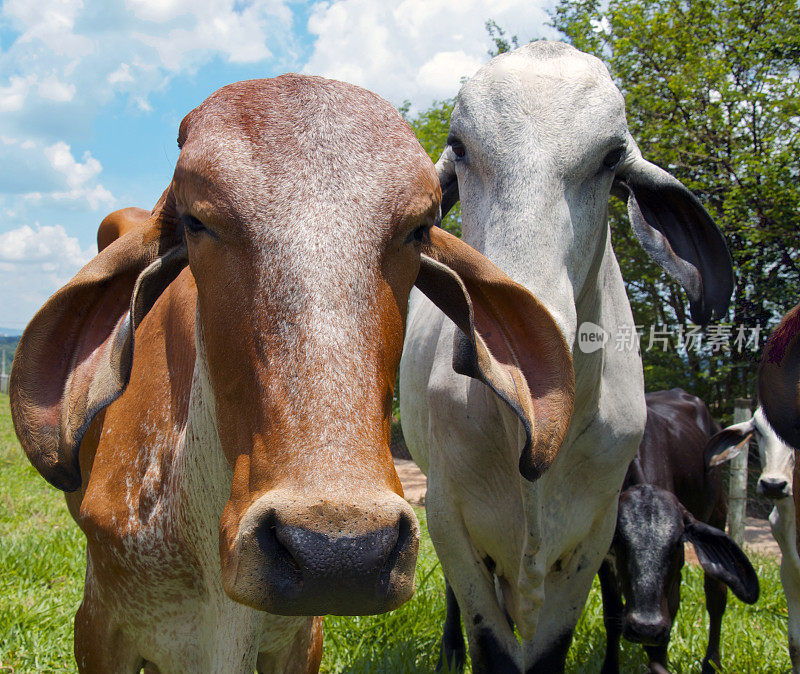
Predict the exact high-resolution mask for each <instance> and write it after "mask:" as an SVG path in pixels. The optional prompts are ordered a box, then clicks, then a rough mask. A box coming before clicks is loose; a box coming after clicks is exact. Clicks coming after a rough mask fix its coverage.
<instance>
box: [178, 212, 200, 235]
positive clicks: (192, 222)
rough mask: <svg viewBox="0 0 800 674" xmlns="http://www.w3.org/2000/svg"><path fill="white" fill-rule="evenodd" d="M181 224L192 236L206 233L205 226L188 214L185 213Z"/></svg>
mask: <svg viewBox="0 0 800 674" xmlns="http://www.w3.org/2000/svg"><path fill="white" fill-rule="evenodd" d="M181 224H182V225H183V226H184V228H185V229H186V231H187V232H190V233H191V234H199V233H200V232H204V231H206V227H205V225H204V224H203V223H202V222H200V221H199V220H198V219H197V218H196V217H194V216H193V215H189V214H188V213H184V214H183V215H182V216H181Z"/></svg>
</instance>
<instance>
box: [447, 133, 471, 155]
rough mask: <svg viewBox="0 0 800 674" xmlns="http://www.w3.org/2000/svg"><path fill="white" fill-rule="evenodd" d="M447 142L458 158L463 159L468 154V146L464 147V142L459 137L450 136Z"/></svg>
mask: <svg viewBox="0 0 800 674" xmlns="http://www.w3.org/2000/svg"><path fill="white" fill-rule="evenodd" d="M447 144H448V145H449V146H450V148H451V149H452V150H453V154H454V155H455V156H456V159H463V158H464V156H465V155H466V154H467V148H465V147H464V143H462V142H461V141H460V140H458V138H450V139H449V140H448V143H447Z"/></svg>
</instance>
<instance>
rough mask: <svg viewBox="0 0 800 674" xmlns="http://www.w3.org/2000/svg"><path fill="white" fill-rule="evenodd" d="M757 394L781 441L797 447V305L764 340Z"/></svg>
mask: <svg viewBox="0 0 800 674" xmlns="http://www.w3.org/2000/svg"><path fill="white" fill-rule="evenodd" d="M758 397H759V400H760V401H761V407H762V409H763V410H764V414H765V416H766V417H767V421H769V423H770V425H771V426H772V428H774V429H775V432H776V433H777V434H778V435H779V436H780V437H781V440H783V441H784V442H785V443H786V444H787V445H791V446H792V447H798V448H800V304H798V305H797V306H796V307H794V309H792V310H791V311H789V313H787V314H786V315H785V316H784V317H783V319H782V320H781V322H780V323H779V324H778V327H777V328H775V330H774V331H773V333H772V334H771V335H770V337H769V340H768V341H767V345H766V347H765V348H764V355H763V356H762V357H761V365H760V366H759V371H758Z"/></svg>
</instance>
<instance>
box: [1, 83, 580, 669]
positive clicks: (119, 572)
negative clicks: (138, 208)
mask: <svg viewBox="0 0 800 674" xmlns="http://www.w3.org/2000/svg"><path fill="white" fill-rule="evenodd" d="M178 142H179V145H180V146H181V153H180V157H179V159H178V163H177V167H176V169H175V173H174V177H173V179H172V182H171V184H170V185H169V187H168V188H167V190H166V191H165V192H164V195H163V196H162V198H161V199H160V200H159V202H158V203H157V204H156V206H155V208H154V210H153V212H152V215H151V216H150V217H149V218H148V220H147V221H146V222H144V223H143V224H141V225H140V226H138V227H135V228H134V229H133V230H132V231H130V232H128V233H127V234H125V235H123V236H122V237H121V238H119V239H118V240H117V241H115V242H114V243H112V244H111V245H109V246H108V247H107V248H105V249H104V250H103V251H102V252H100V253H99V254H98V256H97V257H95V258H94V259H93V260H92V261H91V262H89V264H87V266H86V267H84V268H83V269H82V270H81V271H80V272H79V273H78V275H77V276H76V277H75V278H74V279H72V281H70V282H69V283H68V284H67V285H66V286H65V287H64V288H62V289H61V290H59V291H58V292H57V293H56V294H55V295H54V296H53V297H52V298H51V299H50V300H49V301H48V302H47V303H46V304H45V306H44V307H43V308H42V309H41V310H40V311H39V313H38V314H37V315H36V316H35V317H34V319H33V321H32V322H31V324H30V325H29V326H28V328H27V329H26V331H25V334H24V335H23V337H22V340H21V342H20V345H19V348H18V351H17V357H16V358H15V360H14V370H13V372H12V375H11V405H12V414H13V417H14V424H15V428H16V431H17V434H18V436H19V438H20V441H21V443H22V445H23V447H24V449H25V451H26V452H27V454H28V457H29V458H30V460H31V462H32V463H33V464H34V465H35V466H36V468H37V469H38V470H39V471H40V472H41V473H42V475H43V476H44V477H45V478H47V479H48V480H49V481H50V482H51V483H52V484H54V485H55V486H56V487H58V488H60V489H63V490H65V491H66V492H68V493H67V503H68V505H69V508H70V512H71V513H72V515H73V517H74V518H75V520H76V521H77V522H78V524H79V525H80V527H81V528H82V529H83V531H84V532H85V534H86V538H87V557H88V560H87V572H86V585H85V593H84V600H83V603H82V604H81V607H80V609H79V610H78V614H77V616H76V620H75V655H76V659H77V661H78V666H79V669H80V670H81V671H82V672H103V673H107V672H136V671H138V670H139V669H140V668H142V667H146V668H148V669H150V670H157V671H158V672H160V673H161V674H167V673H168V672H186V671H194V672H226V673H229V672H241V673H245V672H247V673H248V674H249V673H251V672H252V671H253V669H254V668H256V667H257V669H258V671H259V672H268V671H269V672H314V671H316V670H317V669H318V666H319V660H320V649H321V639H322V634H321V619H315V618H314V617H313V616H315V615H317V616H318V615H322V614H325V613H338V614H366V613H376V612H382V611H387V610H390V609H392V608H395V607H396V606H398V605H400V604H401V603H403V602H404V601H406V600H407V599H408V598H409V597H410V596H411V594H412V592H413V589H414V565H415V560H416V553H417V546H418V536H419V530H418V524H417V522H416V519H415V517H414V513H413V511H412V510H411V508H410V507H409V506H408V504H407V503H406V502H405V501H404V500H403V499H402V488H401V486H400V482H399V481H398V479H397V475H396V473H395V471H394V467H393V464H392V460H391V456H390V453H389V448H388V438H389V431H390V414H391V400H392V389H393V386H394V381H395V372H396V369H397V365H398V361H399V358H400V352H401V347H402V339H403V332H404V322H405V315H406V307H407V300H408V295H409V292H410V290H411V287H412V285H413V284H414V282H415V279H416V280H417V283H418V285H419V286H420V287H421V288H422V290H423V291H424V292H425V293H426V294H428V296H430V297H431V298H432V299H433V300H434V301H435V302H436V303H437V304H438V305H439V306H441V307H442V309H443V310H444V311H445V313H446V314H447V315H448V316H450V317H451V318H452V319H453V320H454V321H455V322H456V323H457V324H458V325H459V326H460V327H461V328H462V330H465V331H466V333H467V335H468V337H469V338H470V339H471V340H472V344H473V346H474V349H473V354H472V355H473V358H474V361H475V362H474V364H473V365H474V370H475V371H476V372H478V371H480V372H481V373H482V374H484V375H485V376H486V377H488V378H489V379H491V380H493V381H494V380H496V381H500V382H512V381H513V382H514V383H515V386H519V385H521V384H520V380H519V379H518V378H514V377H515V376H516V369H515V368H516V361H515V360H514V357H515V352H514V344H513V342H511V343H509V344H508V345H507V349H506V350H505V351H503V352H502V353H504V354H509V353H510V357H509V359H508V360H506V359H505V358H503V359H501V360H500V361H498V360H496V359H495V358H493V357H491V354H490V353H489V352H488V351H487V348H486V346H487V345H488V346H491V345H492V344H493V343H494V342H493V341H492V340H493V339H494V340H497V339H504V338H503V335H504V333H505V330H504V325H505V323H506V322H508V323H510V324H515V323H517V322H519V318H518V317H517V315H516V313H515V312H516V311H517V310H520V311H522V312H523V313H522V315H523V316H527V317H530V316H533V317H534V318H536V323H535V324H536V325H537V330H538V333H537V334H539V335H543V338H544V339H545V343H546V344H553V343H555V344H556V345H557V344H558V342H557V341H556V340H554V339H553V336H554V335H555V336H557V335H558V328H557V327H556V325H555V323H554V322H553V320H552V318H551V317H550V316H549V314H548V313H547V312H546V310H544V309H543V308H542V307H541V305H540V304H539V303H538V302H537V301H536V300H535V298H533V296H532V295H530V293H528V292H527V291H525V290H524V289H521V288H520V287H517V286H516V285H515V284H514V283H513V282H512V281H510V279H508V277H506V276H504V275H503V274H502V272H499V270H497V269H496V268H494V267H493V266H492V265H491V264H490V263H488V262H487V261H486V260H485V259H484V258H483V257H481V256H480V255H478V254H477V253H475V252H474V251H473V250H472V249H470V248H469V247H468V246H467V245H466V244H463V243H462V242H461V241H459V240H458V239H455V238H454V237H452V236H449V235H447V234H446V233H444V232H443V231H442V230H440V229H433V230H432V229H431V228H432V225H434V224H435V222H436V221H437V220H438V217H439V212H440V209H439V203H440V198H441V193H440V188H439V183H438V179H437V175H436V172H435V170H434V167H433V165H432V163H431V162H430V160H429V159H428V157H427V155H426V154H425V153H424V151H423V150H422V148H421V147H420V146H419V143H418V142H417V141H416V139H415V138H414V134H413V133H412V131H411V130H410V128H409V127H408V125H407V124H406V123H405V122H404V121H403V120H402V118H401V117H400V116H399V114H398V113H397V111H396V110H394V109H393V108H392V107H391V106H390V105H389V104H388V103H386V102H385V101H383V100H382V99H380V98H378V97H377V96H375V95H374V94H371V93H369V92H366V91H364V90H362V89H359V88H358V87H354V86H351V85H347V84H343V83H341V82H333V81H329V80H323V79H320V78H314V77H304V76H299V75H285V76H282V77H278V78H275V79H271V80H253V81H248V82H240V83H238V84H233V85H230V86H228V87H224V88H223V89H220V90H219V91H218V92H216V93H215V94H213V95H212V96H210V97H209V98H208V99H207V100H206V101H205V102H204V103H203V104H202V105H200V107H198V108H197V109H195V110H193V111H192V112H191V113H189V115H187V116H186V118H185V119H184V120H183V122H182V124H181V127H180V133H179V138H178ZM423 249H424V250H425V252H426V253H427V255H423V254H422V251H423ZM187 264H188V266H189V268H188V269H185V268H184V267H185V266H186V265H187ZM512 291H513V295H509V292H512ZM512 296H513V302H512V301H510V300H508V297H512ZM473 316H475V324H474V325H473V322H472V320H473ZM526 320H527V319H526ZM476 330H477V333H476ZM483 335H485V339H484V336H483ZM134 336H135V341H134ZM505 341H506V342H507V341H508V340H505ZM563 356H564V354H562V353H558V354H556V353H548V352H547V349H543V350H542V358H543V360H544V361H545V363H544V364H545V365H546V364H547V361H549V360H551V359H552V360H557V361H559V362H561V360H563ZM566 357H567V358H569V354H568V353H567V354H566ZM570 374H571V373H570ZM501 388H502V387H501ZM530 388H531V390H533V386H532V385H531V386H530ZM516 395H517V394H516V393H515V392H514V391H513V390H512V391H508V392H506V396H505V398H504V400H507V401H509V400H510V401H511V402H510V404H517V405H519V401H518V400H517V398H516V397H515V396H516ZM570 412H571V408H567V407H561V408H557V409H555V408H554V409H548V410H547V411H546V413H545V414H543V416H542V419H541V420H540V419H538V418H537V419H536V420H535V421H536V426H535V432H534V436H535V437H534V439H535V440H538V437H537V434H538V433H541V432H542V431H540V430H539V429H540V426H541V428H543V429H547V428H548V427H549V425H550V424H551V423H552V421H551V420H550V419H548V418H547V416H548V414H553V415H558V416H559V417H563V416H564V415H566V416H567V418H568V416H569V414H570ZM540 421H541V425H540V423H539V422H540Z"/></svg>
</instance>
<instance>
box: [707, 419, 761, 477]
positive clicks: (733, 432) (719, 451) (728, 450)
mask: <svg viewBox="0 0 800 674" xmlns="http://www.w3.org/2000/svg"><path fill="white" fill-rule="evenodd" d="M755 430H756V424H755V420H754V419H749V420H748V421H743V422H742V423H740V424H733V426H728V427H727V428H723V429H722V430H721V431H720V432H719V433H716V434H714V435H712V436H711V439H710V440H709V441H708V442H707V443H706V446H705V448H704V449H703V463H704V464H705V467H706V470H708V469H709V468H713V467H714V466H719V465H720V464H722V463H725V462H726V461H730V460H731V459H733V458H734V457H736V456H738V455H739V453H740V452H741V451H742V450H743V449H745V448H746V447H747V443H748V442H750V438H752V437H753V433H755Z"/></svg>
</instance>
